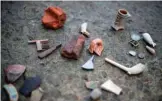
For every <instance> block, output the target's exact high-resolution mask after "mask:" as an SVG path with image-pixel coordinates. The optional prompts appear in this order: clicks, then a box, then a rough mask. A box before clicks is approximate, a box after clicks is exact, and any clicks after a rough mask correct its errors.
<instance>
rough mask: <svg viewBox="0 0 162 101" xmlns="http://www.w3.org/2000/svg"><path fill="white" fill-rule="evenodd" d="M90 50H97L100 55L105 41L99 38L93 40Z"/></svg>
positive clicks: (92, 51) (91, 51)
mask: <svg viewBox="0 0 162 101" xmlns="http://www.w3.org/2000/svg"><path fill="white" fill-rule="evenodd" d="M89 51H90V53H94V52H95V53H96V54H97V55H99V56H100V55H101V53H102V51H103V41H102V40H101V39H99V38H97V39H94V40H92V41H91V43H90V46H89Z"/></svg>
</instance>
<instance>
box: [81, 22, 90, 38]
mask: <svg viewBox="0 0 162 101" xmlns="http://www.w3.org/2000/svg"><path fill="white" fill-rule="evenodd" d="M87 25H88V24H87V23H86V22H85V23H83V24H82V25H81V33H82V34H84V35H86V36H87V37H89V35H90V34H89V32H87Z"/></svg>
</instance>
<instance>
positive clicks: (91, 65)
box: [82, 55, 94, 70]
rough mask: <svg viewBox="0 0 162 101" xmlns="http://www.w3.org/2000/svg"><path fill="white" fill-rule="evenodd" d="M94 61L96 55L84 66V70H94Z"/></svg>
mask: <svg viewBox="0 0 162 101" xmlns="http://www.w3.org/2000/svg"><path fill="white" fill-rule="evenodd" d="M93 59H94V55H93V56H92V57H91V58H90V59H89V60H88V61H87V62H86V63H85V64H84V65H83V66H82V68H83V69H87V70H91V69H94V64H93Z"/></svg>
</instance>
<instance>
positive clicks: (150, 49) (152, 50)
mask: <svg viewBox="0 0 162 101" xmlns="http://www.w3.org/2000/svg"><path fill="white" fill-rule="evenodd" d="M146 49H147V50H148V51H149V52H150V53H151V54H152V55H155V54H156V52H155V50H154V49H153V48H151V47H149V46H146Z"/></svg>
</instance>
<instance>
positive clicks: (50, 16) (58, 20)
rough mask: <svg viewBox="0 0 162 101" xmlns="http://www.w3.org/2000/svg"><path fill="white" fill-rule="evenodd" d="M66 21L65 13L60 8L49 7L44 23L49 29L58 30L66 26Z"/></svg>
mask: <svg viewBox="0 0 162 101" xmlns="http://www.w3.org/2000/svg"><path fill="white" fill-rule="evenodd" d="M65 21H66V14H65V12H64V11H63V10H62V9H61V8H59V7H49V8H47V9H46V10H45V13H44V16H43V18H42V23H43V24H44V25H45V27H47V28H52V29H58V28H60V27H62V26H63V25H64V23H65Z"/></svg>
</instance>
